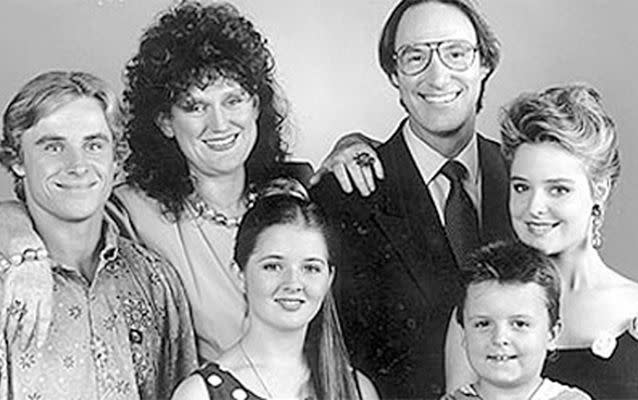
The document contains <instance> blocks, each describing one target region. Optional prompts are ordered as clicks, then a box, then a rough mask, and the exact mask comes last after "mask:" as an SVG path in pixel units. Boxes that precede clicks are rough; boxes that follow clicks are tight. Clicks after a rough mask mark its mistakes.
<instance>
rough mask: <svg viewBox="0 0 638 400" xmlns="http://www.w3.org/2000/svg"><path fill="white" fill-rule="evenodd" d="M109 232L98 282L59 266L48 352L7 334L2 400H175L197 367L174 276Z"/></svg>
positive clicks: (2, 345)
mask: <svg viewBox="0 0 638 400" xmlns="http://www.w3.org/2000/svg"><path fill="white" fill-rule="evenodd" d="M103 232H104V234H103V241H102V243H103V247H102V251H101V252H100V256H99V262H98V266H97V269H96V272H95V277H94V279H93V281H92V282H89V281H88V280H87V279H86V278H85V277H84V276H83V275H82V274H80V273H79V272H78V271H76V270H74V269H72V268H69V267H67V266H64V265H60V264H58V265H57V266H55V267H53V279H54V287H53V304H54V305H53V310H52V312H53V319H52V323H51V326H50V329H49V334H48V337H47V340H46V341H45V343H44V346H42V348H40V349H38V348H36V347H35V345H33V344H32V345H30V346H29V347H28V348H26V349H22V348H20V346H19V344H18V342H16V343H15V344H9V343H7V339H6V337H5V336H4V332H0V399H25V400H49V399H50V400H57V399H67V400H98V399H99V400H116V399H117V400H120V399H126V400H129V399H144V400H146V399H148V400H156V399H168V398H169V397H170V395H171V393H172V391H173V389H174V388H175V386H176V385H177V384H178V383H179V381H180V380H181V379H183V378H184V377H185V376H187V375H188V374H189V373H190V372H191V371H193V370H194V368H195V367H196V352H195V342H194V336H193V329H192V325H191V321H190V310H189V306H188V303H187V301H186V296H185V293H184V289H183V286H182V284H181V282H180V280H179V278H178V277H177V274H176V272H175V270H174V269H173V268H172V266H171V265H170V264H168V262H166V261H165V260H163V259H161V258H160V257H159V256H157V255H156V254H154V253H151V252H150V251H148V250H146V249H145V248H143V247H142V246H140V245H138V244H136V243H134V242H131V241H129V240H127V239H124V238H122V237H119V236H118V234H117V232H116V229H115V228H114V227H113V226H112V225H111V224H110V223H106V224H105V229H104V231H103ZM0 290H1V289H0Z"/></svg>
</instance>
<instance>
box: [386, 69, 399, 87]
mask: <svg viewBox="0 0 638 400" xmlns="http://www.w3.org/2000/svg"><path fill="white" fill-rule="evenodd" d="M388 78H389V79H390V83H391V84H392V86H394V87H395V88H399V77H398V76H397V73H396V72H394V73H392V75H390V76H389V77H388Z"/></svg>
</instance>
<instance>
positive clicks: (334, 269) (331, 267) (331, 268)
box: [330, 265, 337, 287]
mask: <svg viewBox="0 0 638 400" xmlns="http://www.w3.org/2000/svg"><path fill="white" fill-rule="evenodd" d="M336 270H337V268H336V267H335V266H334V265H331V266H330V287H332V282H334V280H335V271H336Z"/></svg>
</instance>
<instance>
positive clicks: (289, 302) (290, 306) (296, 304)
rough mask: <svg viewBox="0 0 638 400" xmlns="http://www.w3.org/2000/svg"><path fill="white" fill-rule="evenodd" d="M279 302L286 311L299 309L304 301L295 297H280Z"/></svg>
mask: <svg viewBox="0 0 638 400" xmlns="http://www.w3.org/2000/svg"><path fill="white" fill-rule="evenodd" d="M277 303H279V305H280V306H281V307H283V309H284V310H286V311H297V310H298V309H299V308H301V305H302V304H303V301H301V300H293V299H279V300H277Z"/></svg>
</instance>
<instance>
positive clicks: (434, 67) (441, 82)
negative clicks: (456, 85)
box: [425, 51, 450, 89]
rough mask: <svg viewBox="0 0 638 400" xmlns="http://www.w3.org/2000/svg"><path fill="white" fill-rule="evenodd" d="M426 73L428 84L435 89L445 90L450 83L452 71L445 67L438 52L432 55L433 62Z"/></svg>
mask: <svg viewBox="0 0 638 400" xmlns="http://www.w3.org/2000/svg"><path fill="white" fill-rule="evenodd" d="M425 73H426V75H427V77H428V78H427V81H428V83H429V84H430V85H431V86H432V87H434V88H437V89H444V88H445V87H446V86H447V85H448V83H449V82H450V69H449V68H448V67H446V66H445V65H443V62H442V61H441V58H440V57H439V52H438V51H435V52H434V53H433V54H432V60H430V65H428V67H427V68H426V70H425Z"/></svg>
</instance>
